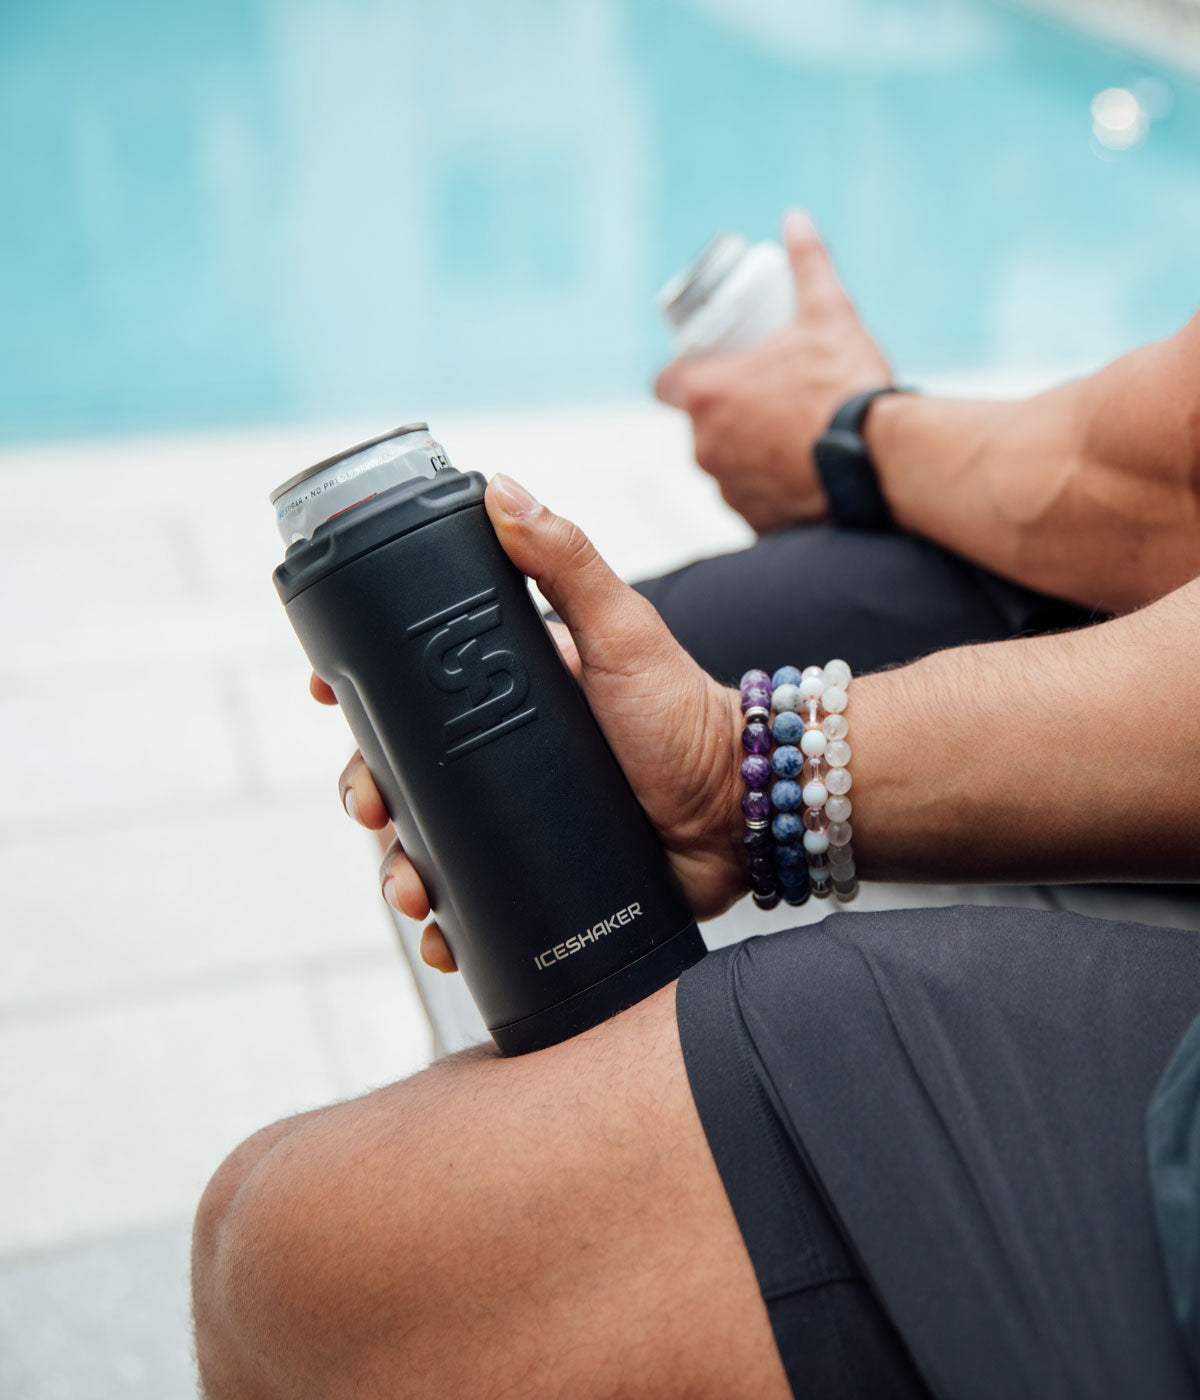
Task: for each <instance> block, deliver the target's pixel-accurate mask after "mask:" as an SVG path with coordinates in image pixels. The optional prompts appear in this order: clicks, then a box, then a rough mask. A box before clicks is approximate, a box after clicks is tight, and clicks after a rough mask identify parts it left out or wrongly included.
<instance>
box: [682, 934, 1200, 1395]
mask: <svg viewBox="0 0 1200 1400" xmlns="http://www.w3.org/2000/svg"><path fill="white" fill-rule="evenodd" d="M676 1008H677V1016H678V1023H679V1032H680V1040H681V1043H682V1046H683V1055H684V1061H685V1064H686V1066H687V1072H688V1078H689V1082H690V1085H691V1089H692V1094H693V1096H694V1098H695V1101H696V1106H697V1109H698V1111H699V1114H700V1119H701V1122H702V1123H703V1126H704V1130H705V1133H706V1135H707V1137H708V1142H709V1145H710V1147H711V1150H712V1153H713V1157H714V1160H715V1161H716V1164H717V1168H718V1170H719V1171H720V1174H721V1178H722V1181H723V1182H724V1185H725V1190H726V1193H727V1195H728V1197H729V1200H730V1203H731V1205H732V1207H733V1211H734V1215H735V1216H736V1218H737V1221H738V1225H739V1227H740V1229H741V1232H742V1236H743V1239H744V1241H745V1244H746V1248H747V1251H748V1252H749V1255H750V1258H751V1260H752V1262H753V1264H754V1268H755V1271H756V1273H757V1276H758V1282H759V1286H760V1288H761V1290H762V1295H763V1299H764V1301H765V1302H766V1305H767V1309H768V1311H769V1314H770V1318H771V1325H772V1327H773V1329H774V1334H775V1339H776V1342H777V1344H778V1347H779V1353H780V1356H781V1357H782V1359H783V1364H784V1368H785V1370H786V1372H787V1375H788V1379H789V1381H790V1383H791V1385H792V1389H793V1391H794V1392H795V1394H796V1395H797V1396H806V1397H807V1396H826V1395H828V1396H857V1397H864V1400H865V1398H867V1397H874V1396H889V1397H893V1400H895V1398H896V1397H899V1400H904V1397H908V1396H925V1395H929V1394H933V1395H937V1396H939V1397H942V1400H950V1397H962V1398H963V1400H1008V1398H1009V1397H1014V1398H1015V1397H1021V1400H1025V1397H1029V1396H1039V1397H1042V1396H1055V1397H1065V1396H1071V1397H1074V1396H1078V1397H1081V1400H1083V1398H1084V1397H1086V1400H1104V1398H1105V1397H1112V1400H1117V1398H1118V1397H1120V1398H1121V1400H1126V1397H1129V1396H1133V1395H1145V1396H1154V1397H1155V1400H1195V1397H1196V1396H1197V1395H1198V1394H1200V1387H1198V1386H1197V1382H1196V1378H1195V1376H1194V1374H1193V1372H1192V1370H1191V1367H1190V1363H1189V1361H1188V1358H1187V1355H1186V1352H1185V1350H1184V1347H1183V1345H1182V1342H1181V1339H1180V1337H1179V1335H1178V1334H1177V1332H1176V1330H1175V1326H1174V1323H1173V1321H1172V1317H1171V1309H1170V1304H1169V1301H1168V1295H1167V1290H1166V1285H1165V1275H1164V1271H1163V1265H1162V1261H1161V1259H1160V1257H1159V1253H1158V1244H1157V1236H1156V1233H1155V1225H1154V1218H1153V1212H1152V1207H1151V1199H1150V1189H1149V1179H1148V1173H1147V1166H1146V1146H1145V1122H1146V1110H1147V1106H1148V1104H1149V1102H1150V1098H1151V1096H1152V1094H1153V1091H1154V1087H1155V1085H1156V1083H1157V1082H1158V1079H1159V1076H1160V1075H1161V1074H1162V1071H1163V1069H1164V1067H1165V1065H1166V1063H1167V1061H1168V1060H1169V1059H1170V1057H1171V1054H1172V1052H1173V1051H1174V1049H1175V1046H1176V1044H1177V1043H1178V1041H1179V1039H1180V1037H1181V1036H1182V1035H1183V1033H1184V1032H1185V1030H1186V1029H1187V1028H1188V1026H1189V1024H1190V1022H1191V1021H1192V1019H1193V1017H1194V1016H1195V1015H1196V1014H1197V1011H1198V1010H1200V937H1198V936H1197V934H1196V933H1195V932H1192V931H1187V930H1178V929H1160V928H1152V927H1149V926H1147V925H1143V924H1132V923H1118V922H1116V921H1108V920H1101V919H1089V918H1083V917H1081V916H1079V915H1075V914H1061V913H1048V912H1044V911H1040V910H1032V909H999V908H988V907H970V908H952V909H936V910H898V911H894V912H890V913H838V914H835V915H833V916H832V917H830V918H827V919H826V920H825V921H824V922H823V923H821V924H818V925H815V926H813V927H810V928H803V929H793V930H791V931H789V932H786V933H779V934H773V935H768V936H766V937H762V938H750V939H747V940H746V941H745V942H744V943H740V944H736V945H734V946H733V947H730V948H724V949H721V950H719V951H717V952H714V953H711V954H709V956H708V957H707V958H705V959H704V960H703V961H702V962H700V963H698V964H697V965H696V966H695V967H693V968H691V969H689V970H688V971H687V972H686V973H684V975H683V977H682V978H681V979H680V981H679V984H678V989H677V994H676Z"/></svg>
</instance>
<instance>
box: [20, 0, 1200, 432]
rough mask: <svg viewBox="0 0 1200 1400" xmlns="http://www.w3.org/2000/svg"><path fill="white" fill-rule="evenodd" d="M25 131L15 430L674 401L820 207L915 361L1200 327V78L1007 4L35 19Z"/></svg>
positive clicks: (350, 8) (24, 33) (200, 7)
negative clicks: (799, 220) (688, 264)
mask: <svg viewBox="0 0 1200 1400" xmlns="http://www.w3.org/2000/svg"><path fill="white" fill-rule="evenodd" d="M1147 77H1154V78H1157V79H1159V80H1160V86H1159V87H1158V88H1157V89H1155V91H1156V92H1157V95H1158V99H1164V104H1163V105H1169V107H1170V110H1169V111H1167V112H1165V114H1164V115H1162V116H1161V118H1160V119H1159V120H1156V121H1155V122H1154V123H1153V124H1152V125H1151V127H1150V129H1149V132H1148V134H1147V136H1146V139H1145V140H1144V141H1143V142H1142V143H1141V144H1140V145H1139V146H1138V147H1137V148H1136V149H1133V150H1130V151H1127V152H1124V153H1123V154H1118V153H1114V152H1105V151H1103V148H1101V147H1098V146H1096V144H1095V142H1094V141H1093V139H1092V134H1091V118H1090V116H1089V103H1090V102H1091V100H1092V98H1093V96H1094V95H1095V94H1096V93H1097V92H1098V91H1100V90H1101V89H1105V88H1109V87H1112V86H1129V85H1131V84H1137V83H1139V82H1141V81H1142V80H1144V79H1145V78H1147ZM1161 83H1165V84H1166V88H1165V89H1164V88H1163V87H1162V86H1161ZM0 122H2V129H3V130H4V132H5V137H6V139H5V141H4V142H3V143H0V438H4V439H8V440H15V439H22V438H28V437H39V436H48V435H60V434H71V435H73V434H83V433H93V432H124V431H131V430H132V431H145V430H156V429H162V428H179V427H189V426H200V425H228V424H232V423H240V422H256V421H267V420H282V419H295V418H310V417H328V416H343V415H351V414H354V415H358V414H378V415H379V418H380V421H381V422H386V421H390V420H393V419H396V420H399V419H404V418H405V417H410V416H418V415H424V414H426V413H432V412H436V411H437V410H438V409H441V408H445V407H451V406H452V407H474V406H484V405H492V404H496V403H510V404H511V403H518V404H521V403H537V402H545V401H548V400H554V399H577V398H596V397H602V396H607V395H612V394H625V393H630V392H633V393H637V392H641V391H643V390H644V389H645V387H646V385H647V382H648V380H649V377H650V375H651V373H652V371H653V368H654V366H655V365H656V364H657V363H658V362H660V361H661V359H662V358H663V357H664V355H665V353H666V349H667V339H666V336H665V334H664V332H663V330H662V329H661V327H660V326H659V325H658V322H657V319H656V316H655V313H654V311H653V310H652V308H651V305H650V302H651V298H652V295H653V293H654V291H655V289H656V288H657V286H658V285H659V283H660V282H661V281H662V280H663V279H664V278H665V277H666V276H667V275H668V274H669V273H670V272H671V271H672V270H674V268H675V267H676V266H677V265H678V264H679V263H680V262H681V261H683V260H684V259H686V258H687V257H689V256H690V255H692V254H693V253H694V252H695V251H696V250H697V248H698V247H699V246H700V245H701V244H702V243H703V242H704V241H705V240H706V239H707V238H708V236H709V235H710V234H711V233H712V232H713V231H714V230H716V229H717V228H719V227H732V228H739V229H742V230H744V231H745V232H747V233H749V234H752V235H758V236H762V235H768V234H771V233H772V232H773V231H774V230H775V228H776V226H777V221H778V217H779V214H780V211H781V210H782V209H783V208H784V206H786V205H787V204H789V203H792V202H803V203H806V204H808V205H809V206H810V207H811V208H812V209H813V210H814V211H815V213H816V216H817V218H818V221H819V222H820V224H821V225H822V226H823V227H824V229H825V230H826V231H827V232H828V234H829V236H830V238H831V239H832V241H833V244H834V246H835V248H836V252H837V256H838V259H839V261H840V264H841V267H842V269H843V272H844V275H845V278H846V281H847V282H848V284H849V285H850V287H851V288H852V290H853V291H854V293H855V295H856V296H857V298H858V300H859V302H860V304H861V306H862V308H863V310H864V312H865V313H866V315H867V316H868V318H869V320H870V322H871V323H872V325H873V326H874V327H875V328H876V329H877V330H878V333H879V334H880V336H881V338H882V340H883V342H884V344H885V346H886V347H887V349H888V350H889V351H890V352H891V354H892V355H893V356H894V358H895V360H896V362H897V364H898V365H899V367H900V368H901V371H904V370H905V369H907V370H909V371H919V370H922V369H926V370H928V369H943V368H961V369H969V368H977V367H1014V366H1026V365H1029V364H1036V365H1046V364H1057V363H1075V362H1080V361H1091V360H1097V359H1100V358H1103V357H1105V356H1108V355H1111V354H1113V353H1115V352H1117V351H1119V350H1121V349H1123V348H1125V347H1127V346H1129V345H1132V344H1134V343H1136V342H1138V341H1139V340H1142V339H1145V338H1147V337H1149V336H1154V335H1159V334H1162V333H1165V332H1167V331H1169V330H1171V329H1172V328H1173V327H1174V326H1176V325H1177V324H1179V322H1180V321H1181V320H1183V319H1184V318H1185V317H1186V315H1187V314H1188V313H1189V312H1190V311H1191V310H1192V309H1193V308H1194V307H1195V306H1197V305H1200V256H1198V255H1197V250H1198V249H1200V178H1198V176H1200V84H1197V83H1196V82H1195V81H1192V80H1188V79H1186V78H1184V77H1183V76H1181V75H1179V74H1175V73H1171V72H1167V71H1163V70H1157V69H1155V68H1154V67H1153V65H1150V64H1147V63H1146V62H1145V61H1141V60H1136V59H1134V58H1132V57H1130V56H1129V55H1125V54H1122V53H1120V52H1118V51H1116V50H1113V49H1110V48H1106V47H1105V46H1104V45H1102V44H1100V43H1098V42H1094V41H1092V40H1089V39H1086V38H1084V37H1083V36H1081V35H1080V34H1078V33H1075V32H1073V31H1071V30H1068V29H1065V28H1060V27H1057V26H1055V25H1054V24H1052V23H1050V22H1048V21H1045V20H1042V19H1038V18H1034V17H1031V16H1030V15H1028V14H1026V13H1024V12H1022V11H1021V10H1019V9H1016V8H1009V7H1007V6H1006V5H1005V4H1003V3H1000V0H759V3H754V0H578V2H577V3H575V2H572V0H510V2H509V3H505V4H503V5H499V4H494V3H489V0H439V3H433V0H423V2H422V3H416V0H411V2H409V3H404V0H391V3H388V0H171V2H170V3H168V4H147V3H145V0H106V3H105V4H103V5H97V4H96V3H95V0H5V3H4V4H2V5H0Z"/></svg>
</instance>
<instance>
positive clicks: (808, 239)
mask: <svg viewBox="0 0 1200 1400" xmlns="http://www.w3.org/2000/svg"><path fill="white" fill-rule="evenodd" d="M783 241H784V244H785V246H786V247H787V254H788V261H789V262H790V263H791V265H792V277H793V278H794V280H795V283H796V311H797V313H798V314H800V315H803V313H804V312H805V311H809V310H812V309H813V308H814V307H818V306H822V305H826V306H827V305H829V304H830V303H831V302H834V301H840V300H841V299H842V298H844V297H845V295H846V293H845V291H844V290H843V288H842V284H841V282H839V281H838V275H837V272H836V271H835V270H834V266H833V259H832V258H831V257H830V256H829V249H828V248H826V246H825V244H824V243H823V242H822V241H821V235H820V234H819V233H818V232H817V226H816V224H814V223H813V220H812V215H811V214H809V213H808V211H807V210H804V209H792V210H789V212H788V215H787V217H786V218H785V219H784V221H783Z"/></svg>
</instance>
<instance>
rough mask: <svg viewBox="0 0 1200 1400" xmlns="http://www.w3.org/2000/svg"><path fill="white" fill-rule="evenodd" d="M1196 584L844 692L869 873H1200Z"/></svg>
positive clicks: (953, 877)
mask: <svg viewBox="0 0 1200 1400" xmlns="http://www.w3.org/2000/svg"><path fill="white" fill-rule="evenodd" d="M1198 687H1200V582H1196V583H1193V584H1190V585H1188V586H1187V587H1185V588H1182V589H1179V590H1178V591H1176V592H1175V593H1173V594H1172V595H1171V596H1170V597H1168V598H1165V599H1163V600H1162V601H1161V602H1159V603H1156V604H1153V605H1152V606H1151V607H1148V608H1145V609H1143V610H1142V611H1140V612H1137V613H1134V614H1132V615H1130V616H1129V617H1124V618H1118V619H1116V620H1114V621H1112V622H1107V623H1104V624H1102V625H1100V626H1097V627H1091V628H1086V629H1084V630H1082V631H1077V632H1069V633H1061V634H1058V635H1056V636H1047V637H1036V638H1028V639H1020V640H1017V641H1009V642H997V643H994V644H991V645H988V646H977V647H960V648H955V649H953V650H949V651H944V652H939V653H937V654H936V655H934V656H930V657H927V658H925V659H924V660H922V661H918V662H915V663H914V664H912V665H910V666H905V667H902V668H900V669H898V670H895V671H889V672H882V673H880V674H877V675H873V676H864V677H862V678H860V679H858V680H856V681H855V682H854V684H853V686H852V687H851V690H850V709H849V710H848V712H847V715H848V718H849V721H850V736H849V738H850V744H851V748H852V750H853V755H854V757H853V762H852V764H851V772H852V774H853V777H854V788H853V790H852V792H851V799H852V801H853V804H854V811H853V814H852V816H851V819H850V820H851V823H852V825H853V828H854V851H855V859H856V861H857V862H858V864H859V867H860V870H861V873H862V874H863V875H864V877H866V878H868V879H901V880H931V881H944V882H954V881H960V880H967V881H975V880H984V881H1005V880H1013V881H1021V882H1042V881H1059V880H1133V881H1139V880H1194V879H1200V781H1198V778H1200V706H1197V705H1196V703H1195V695H1196V692H1197V688H1198Z"/></svg>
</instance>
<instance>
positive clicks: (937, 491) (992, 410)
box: [863, 394, 1016, 557]
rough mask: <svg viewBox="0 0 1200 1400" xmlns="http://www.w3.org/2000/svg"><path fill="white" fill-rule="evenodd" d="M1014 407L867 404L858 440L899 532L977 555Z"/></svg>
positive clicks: (910, 397) (890, 400)
mask: <svg viewBox="0 0 1200 1400" xmlns="http://www.w3.org/2000/svg"><path fill="white" fill-rule="evenodd" d="M1015 407H1016V405H1014V404H1012V403H1006V402H1003V401H994V402H992V401H973V400H966V399H962V400H960V399H939V398H929V397H927V396H925V395H924V394H888V395H886V396H885V397H883V398H880V399H877V400H876V401H875V402H874V403H873V404H872V405H871V408H870V411H869V412H868V414H867V417H866V421H865V422H864V424H863V441H864V442H865V443H866V446H867V451H868V452H869V453H870V456H871V461H872V463H873V464H874V466H875V474H876V477H877V479H878V481H879V488H880V490H881V491H882V492H883V496H884V499H885V500H886V501H887V503H888V507H889V509H890V510H891V512H892V516H893V518H894V519H895V521H896V524H897V526H898V527H899V528H900V529H903V530H907V531H910V532H911V533H913V534H918V535H924V536H927V537H928V538H930V539H934V540H936V541H937V542H938V543H939V544H943V545H945V546H947V547H948V548H950V549H954V550H956V551H957V552H959V553H963V554H967V555H968V556H969V557H974V556H973V555H972V550H971V548H970V545H971V531H972V526H973V522H974V521H976V518H977V517H978V516H980V514H981V513H986V504H987V501H988V499H989V496H990V491H989V485H988V472H989V471H990V470H991V469H992V467H994V465H995V464H996V462H997V460H998V458H1003V456H1004V452H1003V447H1002V444H1003V442H1004V438H1005V431H1006V425H1007V424H1008V423H1009V422H1010V420H1011V417H1012V414H1013V410H1014V408H1015ZM960 488H961V489H960Z"/></svg>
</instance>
